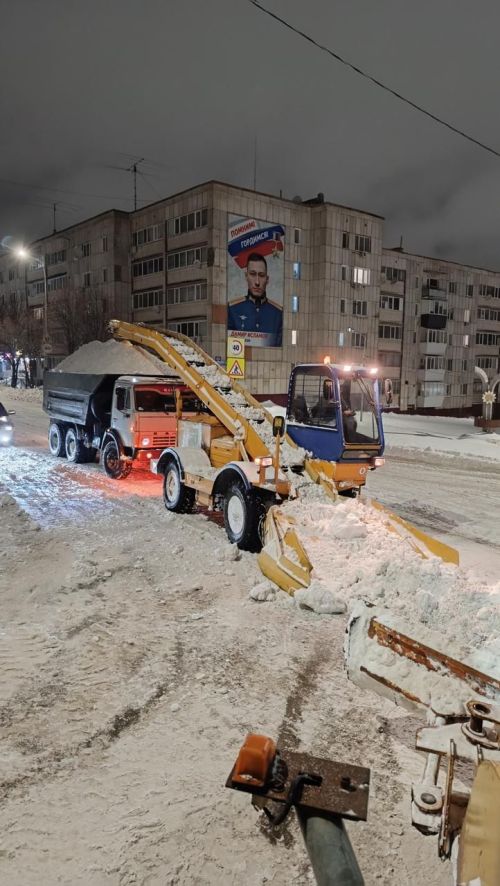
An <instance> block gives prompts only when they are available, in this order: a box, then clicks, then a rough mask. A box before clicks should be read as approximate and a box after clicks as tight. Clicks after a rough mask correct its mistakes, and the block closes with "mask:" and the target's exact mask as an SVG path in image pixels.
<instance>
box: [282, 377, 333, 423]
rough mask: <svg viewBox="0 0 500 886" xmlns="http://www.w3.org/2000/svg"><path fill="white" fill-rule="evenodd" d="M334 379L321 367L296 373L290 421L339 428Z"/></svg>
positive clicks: (289, 407)
mask: <svg viewBox="0 0 500 886" xmlns="http://www.w3.org/2000/svg"><path fill="white" fill-rule="evenodd" d="M334 396H335V395H334V386H333V379H332V377H331V375H330V374H329V373H328V372H325V371H323V370H322V369H321V368H320V367H316V366H314V367H311V369H307V368H304V369H303V370H302V369H301V370H299V371H298V372H296V373H295V376H294V379H293V383H292V389H291V392H290V402H289V406H288V421H290V422H294V423H296V424H303V425H310V426H313V427H327V428H336V427H337V403H336V402H335V399H334Z"/></svg>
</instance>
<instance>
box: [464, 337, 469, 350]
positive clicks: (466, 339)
mask: <svg viewBox="0 0 500 886" xmlns="http://www.w3.org/2000/svg"><path fill="white" fill-rule="evenodd" d="M468 347H469V336H468V335H464V348H468Z"/></svg>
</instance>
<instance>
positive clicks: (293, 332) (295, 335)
mask: <svg viewBox="0 0 500 886" xmlns="http://www.w3.org/2000/svg"><path fill="white" fill-rule="evenodd" d="M296 344H297V330H296V329H292V345H296Z"/></svg>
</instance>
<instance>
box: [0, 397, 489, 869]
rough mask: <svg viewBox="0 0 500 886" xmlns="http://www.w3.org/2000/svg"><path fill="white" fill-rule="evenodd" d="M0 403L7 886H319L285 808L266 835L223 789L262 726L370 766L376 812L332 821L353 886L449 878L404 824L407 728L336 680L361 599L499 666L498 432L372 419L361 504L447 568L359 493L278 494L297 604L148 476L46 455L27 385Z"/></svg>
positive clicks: (409, 759)
mask: <svg viewBox="0 0 500 886" xmlns="http://www.w3.org/2000/svg"><path fill="white" fill-rule="evenodd" d="M0 400H2V402H3V403H4V405H5V406H6V407H7V408H9V409H15V410H16V414H15V416H13V419H14V425H15V439H14V445H13V446H11V447H6V448H2V449H0V515H1V523H0V526H1V529H0V563H1V572H0V582H1V599H2V633H1V641H0V656H1V660H0V734H1V750H0V767H1V773H0V796H1V805H0V829H1V833H2V845H1V849H0V881H1V882H2V883H8V884H10V886H21V884H22V886H28V884H33V886H34V884H37V886H38V884H52V883H56V882H60V883H68V884H69V883H71V884H82V886H83V884H85V886H93V884H96V886H100V884H116V886H118V884H119V886H126V884H148V886H150V884H165V883H171V884H191V883H200V884H204V883H207V884H212V883H221V884H249V886H252V884H264V883H273V884H277V886H281V884H283V886H284V884H293V883H295V884H306V883H313V882H314V879H313V875H312V873H311V870H310V864H309V862H308V859H307V855H306V852H305V849H304V845H303V842H302V838H301V836H300V832H299V829H298V827H297V825H296V822H295V819H294V817H293V816H290V817H289V818H288V819H287V820H286V822H285V824H284V825H283V826H282V828H281V830H280V831H279V832H278V834H277V835H275V834H272V833H271V832H270V831H269V829H268V827H267V825H266V823H265V821H264V820H263V818H262V816H261V815H260V814H258V813H257V812H256V811H255V810H254V809H253V808H252V807H251V805H250V801H249V799H248V797H247V796H246V795H243V794H238V793H236V792H233V791H228V790H226V789H225V787H224V784H225V780H226V778H227V776H228V773H229V771H230V769H231V766H232V764H233V763H234V760H235V758H236V755H237V752H238V749H239V747H240V745H241V743H242V742H243V740H244V738H245V736H246V734H247V733H248V732H250V731H254V732H260V733H264V734H267V735H270V736H272V737H273V738H275V739H276V740H277V741H278V745H279V746H281V747H284V748H288V749H290V750H301V751H304V752H308V753H311V754H313V755H315V756H318V757H327V758H330V759H337V760H342V761H345V762H350V763H354V764H359V765H363V766H369V767H370V768H371V770H372V780H371V793H370V803H369V818H368V821H367V822H366V823H356V824H350V825H348V830H349V834H350V837H351V840H352V842H353V845H354V847H355V850H356V853H357V855H358V859H359V864H360V867H361V869H362V871H363V874H364V877H365V882H366V884H367V886H370V884H378V883H382V884H387V886H396V884H398V886H419V884H424V883H425V884H426V886H441V884H445V883H447V882H451V872H450V867H449V865H448V863H445V864H442V863H441V862H440V861H439V859H438V856H437V846H436V840H435V838H433V837H428V838H425V837H423V836H422V835H421V834H419V833H418V832H416V831H415V830H414V829H412V827H411V824H410V785H411V782H412V781H414V780H419V778H420V775H421V770H422V759H421V758H420V757H419V755H418V754H417V753H416V752H415V751H414V741H415V731H416V729H417V728H418V726H420V725H422V720H419V719H418V718H417V717H416V716H413V715H411V716H410V715H409V714H408V712H406V711H404V710H403V709H401V708H397V707H395V706H393V705H392V704H391V703H390V702H389V701H386V700H385V699H382V698H379V697H377V696H375V695H373V694H371V693H370V692H368V691H363V690H361V689H359V688H357V687H356V686H355V685H353V684H351V683H349V682H348V680H347V678H346V676H345V673H344V668H343V652H342V647H343V637H344V632H345V626H346V619H347V617H348V613H349V611H351V610H352V608H353V606H354V605H355V604H356V603H357V602H358V601H359V600H369V601H371V602H373V603H375V604H376V605H377V606H380V605H382V606H386V607H387V608H388V609H389V610H390V611H391V612H394V613H396V614H397V615H403V616H404V617H405V619H406V620H407V621H408V622H409V623H410V624H414V625H416V626H419V627H426V626H427V627H429V628H431V629H432V630H433V631H434V632H435V631H436V630H437V631H439V632H440V633H441V635H442V637H443V642H444V644H446V642H447V641H449V642H453V644H454V645H455V646H457V647H458V648H459V649H460V650H461V652H462V653H463V656H464V657H469V658H470V659H471V660H473V661H474V662H475V664H476V666H481V667H483V668H488V669H489V670H490V672H494V671H495V669H498V661H499V660H500V656H499V653H500V645H499V640H498V637H499V633H500V632H499V628H500V540H499V536H498V526H499V525H500V495H499V491H500V436H499V435H497V434H483V433H481V432H480V431H478V430H477V429H475V428H474V426H473V423H472V422H471V421H469V420H458V419H439V418H432V419H429V418H423V417H417V416H396V415H394V416H393V415H388V416H386V417H385V428H386V436H387V443H388V447H387V450H386V465H385V467H384V468H382V469H380V470H378V471H376V472H374V473H372V474H370V477H369V479H368V488H367V495H368V496H373V497H374V498H377V499H378V500H379V501H381V502H383V503H384V504H385V505H387V506H389V507H391V508H392V509H393V510H394V511H396V512H397V513H398V514H400V515H401V516H403V517H406V518H407V519H409V520H411V521H412V522H413V523H415V524H417V525H419V526H420V527H421V528H422V529H424V531H427V532H429V533H431V534H432V535H434V536H437V537H439V538H440V539H442V540H443V541H445V542H447V543H448V544H451V545H453V546H455V547H457V548H458V549H459V551H460V555H461V563H462V565H461V567H460V568H457V567H455V566H452V565H449V564H443V563H442V562H441V561H439V560H437V559H435V558H430V559H426V560H425V559H422V558H421V557H419V556H418V554H417V553H416V552H415V551H414V550H412V549H411V547H410V546H409V545H408V544H407V542H405V541H404V540H403V539H400V538H398V537H397V536H395V535H394V534H392V533H390V532H389V531H388V528H387V526H386V524H385V518H384V515H383V514H379V513H376V512H375V511H374V510H373V509H372V508H370V507H369V506H368V504H367V503H366V502H365V500H364V498H363V497H362V498H361V499H360V500H346V501H345V502H344V503H342V504H340V505H336V504H333V503H332V504H327V503H325V501H324V500H323V501H318V500H316V501H315V500H314V498H311V500H310V501H308V502H302V503H300V502H289V503H288V505H287V508H288V509H289V511H290V513H291V514H292V515H293V516H294V517H295V519H296V520H297V523H298V526H299V528H300V534H301V539H302V540H303V541H304V543H305V545H306V547H307V551H308V554H309V556H310V559H311V561H312V562H313V563H314V566H315V570H316V573H315V581H316V584H314V582H313V584H312V585H311V588H310V589H309V591H308V592H305V593H303V594H298V595H297V599H293V598H290V597H288V596H287V595H286V594H284V593H283V592H281V591H279V590H277V589H276V588H274V587H273V586H272V585H270V584H269V583H268V582H266V581H264V580H263V577H262V575H261V573H260V571H259V569H258V566H257V560H256V557H255V556H254V555H251V554H248V553H241V552H239V551H238V550H237V549H236V548H235V547H234V546H232V545H230V544H229V542H228V541H227V538H226V535H225V533H224V530H223V528H222V526H221V525H220V521H215V520H212V519H210V518H209V515H207V513H198V514H192V515H191V514H189V515H174V514H170V513H168V512H167V511H166V510H165V508H164V506H163V503H162V497H161V481H160V480H159V479H158V478H156V477H154V476H153V475H149V474H146V473H141V472H137V474H132V475H131V476H130V477H129V478H128V479H126V480H123V481H121V482H113V481H112V480H109V479H108V478H107V477H106V476H105V475H104V473H103V472H102V470H101V469H100V467H99V465H97V464H86V465H72V464H68V463H67V462H66V461H65V460H63V459H57V458H53V457H52V456H51V455H50V454H49V453H48V450H47V443H46V436H47V426H48V422H47V418H46V416H45V415H44V413H43V412H42V409H41V394H40V392H39V391H26V392H25V391H12V390H10V389H8V388H7V387H2V388H1V389H0ZM363 495H364V493H363ZM325 589H326V590H327V591H328V597H325V596H324V590H325ZM332 601H334V603H335V605H333V604H332ZM498 676H500V674H498Z"/></svg>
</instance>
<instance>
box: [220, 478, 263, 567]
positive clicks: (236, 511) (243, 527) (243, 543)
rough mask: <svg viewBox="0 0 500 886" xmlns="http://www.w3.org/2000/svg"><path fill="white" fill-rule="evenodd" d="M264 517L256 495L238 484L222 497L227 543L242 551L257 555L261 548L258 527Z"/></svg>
mask: <svg viewBox="0 0 500 886" xmlns="http://www.w3.org/2000/svg"><path fill="white" fill-rule="evenodd" d="M264 516H265V507H264V504H263V502H262V500H261V498H260V496H259V495H258V493H256V492H254V491H253V490H252V491H248V490H246V489H244V487H243V484H242V483H239V482H235V483H232V484H231V486H229V488H228V490H227V492H226V494H225V497H224V526H225V528H226V533H227V537H228V539H229V541H230V542H231V543H232V544H236V545H238V547H239V548H240V550H242V551H251V552H252V553H258V552H259V551H260V550H261V548H262V540H261V537H260V526H261V522H262V519H263V517H264Z"/></svg>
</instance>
